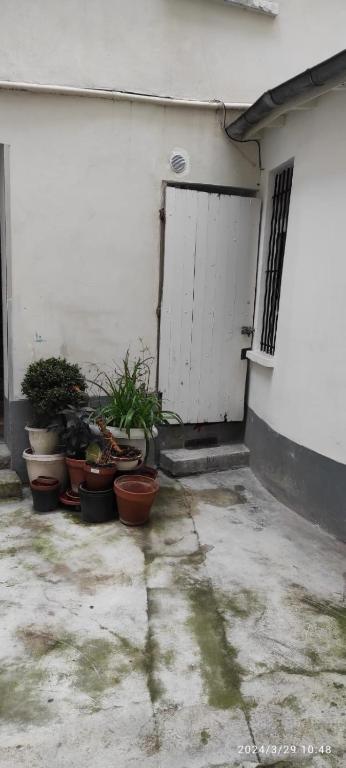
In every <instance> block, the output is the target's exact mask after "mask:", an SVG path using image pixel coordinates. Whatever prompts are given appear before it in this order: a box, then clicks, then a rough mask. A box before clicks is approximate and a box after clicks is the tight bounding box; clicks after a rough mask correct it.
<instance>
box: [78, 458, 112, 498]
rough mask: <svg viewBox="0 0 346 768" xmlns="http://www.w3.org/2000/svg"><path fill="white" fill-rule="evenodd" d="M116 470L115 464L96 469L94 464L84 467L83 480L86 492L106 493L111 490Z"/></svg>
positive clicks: (86, 464)
mask: <svg viewBox="0 0 346 768" xmlns="http://www.w3.org/2000/svg"><path fill="white" fill-rule="evenodd" d="M116 473H117V468H116V466H115V464H113V465H111V466H108V467H102V466H101V467H97V466H96V465H95V464H88V463H87V462H85V465H84V478H85V483H86V487H87V489H88V491H107V490H108V489H109V488H112V485H113V482H114V478H115V475H116Z"/></svg>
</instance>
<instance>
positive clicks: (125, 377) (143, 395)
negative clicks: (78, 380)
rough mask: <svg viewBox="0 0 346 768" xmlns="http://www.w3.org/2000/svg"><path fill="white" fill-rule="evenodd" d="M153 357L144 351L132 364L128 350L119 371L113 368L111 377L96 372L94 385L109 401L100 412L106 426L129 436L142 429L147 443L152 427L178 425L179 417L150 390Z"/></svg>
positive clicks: (101, 372) (103, 372)
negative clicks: (164, 406) (134, 430)
mask: <svg viewBox="0 0 346 768" xmlns="http://www.w3.org/2000/svg"><path fill="white" fill-rule="evenodd" d="M152 362H153V358H152V357H145V353H144V352H143V353H142V355H141V356H140V357H138V358H137V359H136V360H134V361H133V362H131V361H130V352H129V350H127V352H126V355H125V358H124V359H123V361H122V365H121V367H120V368H118V367H116V368H115V369H114V373H113V374H112V375H109V374H107V373H106V372H105V371H99V373H98V375H97V376H96V379H95V380H94V384H95V385H96V386H97V387H98V389H99V390H100V392H102V393H103V394H104V395H106V396H107V398H108V403H107V404H106V405H105V406H104V407H103V408H101V410H100V413H101V416H102V417H103V418H104V420H105V422H106V424H108V425H109V426H113V427H118V428H119V429H123V430H125V432H127V434H128V436H130V430H131V429H142V430H143V431H144V433H145V436H146V438H147V440H148V439H149V437H150V436H151V435H152V432H153V428H154V427H155V426H157V425H159V424H169V423H170V422H171V421H176V422H179V423H181V418H180V416H178V414H176V413H174V412H173V411H164V410H163V409H162V403H161V400H160V397H159V395H158V393H157V392H153V391H151V390H150V389H149V386H150V370H151V365H152Z"/></svg>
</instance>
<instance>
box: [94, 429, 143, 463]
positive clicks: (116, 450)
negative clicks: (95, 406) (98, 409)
mask: <svg viewBox="0 0 346 768" xmlns="http://www.w3.org/2000/svg"><path fill="white" fill-rule="evenodd" d="M96 424H97V426H98V428H99V430H100V433H101V434H100V437H99V438H97V439H94V441H93V442H92V443H90V445H88V447H87V450H86V461H87V462H88V463H89V464H96V465H97V466H109V465H110V464H114V461H115V458H116V457H119V456H123V457H126V458H138V459H139V458H140V457H141V452H140V451H138V450H137V448H132V447H131V446H130V445H126V446H124V447H123V448H121V447H120V446H119V445H118V443H117V441H116V440H115V438H114V437H113V435H112V433H111V432H110V431H109V429H107V427H106V424H105V422H104V419H102V418H101V417H99V418H98V419H96Z"/></svg>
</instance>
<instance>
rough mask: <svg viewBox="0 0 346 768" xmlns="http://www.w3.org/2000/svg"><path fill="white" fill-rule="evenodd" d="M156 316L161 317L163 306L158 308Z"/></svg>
mask: <svg viewBox="0 0 346 768" xmlns="http://www.w3.org/2000/svg"><path fill="white" fill-rule="evenodd" d="M156 317H161V307H157V308H156Z"/></svg>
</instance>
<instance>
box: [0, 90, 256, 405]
mask: <svg viewBox="0 0 346 768" xmlns="http://www.w3.org/2000/svg"><path fill="white" fill-rule="evenodd" d="M222 118H223V115H222V114H220V113H219V114H217V113H215V112H209V111H202V112H200V111H199V110H191V111H190V110H188V111H186V110H181V109H174V108H169V109H165V108H163V107H157V106H143V105H137V106H134V105H132V104H131V103H121V104H119V103H118V104H114V103H112V102H108V101H102V100H98V99H96V100H93V99H83V98H79V99H78V98H70V97H56V96H52V97H50V96H36V95H35V96H34V95H28V94H13V93H1V94H0V143H3V144H6V145H9V146H10V149H9V156H10V160H9V168H10V179H9V182H10V183H9V187H10V189H9V193H10V210H11V214H10V222H9V225H10V234H11V253H10V254H9V256H10V260H11V265H12V277H11V283H10V285H9V293H10V295H12V301H11V303H10V307H9V311H10V327H11V329H12V332H11V340H10V344H11V350H10V351H11V352H12V355H11V357H12V358H13V366H14V370H13V381H12V384H11V388H10V393H9V394H10V398H11V399H16V398H20V397H21V393H20V382H21V379H22V377H23V373H24V370H25V367H26V365H27V363H28V362H29V361H30V360H32V359H36V358H37V357H40V356H45V357H46V356H48V355H59V354H61V355H66V356H67V357H68V358H69V359H71V360H76V361H78V362H80V363H82V364H83V365H84V366H85V368H86V369H87V368H88V363H89V362H90V361H93V362H95V363H98V364H99V365H100V366H105V365H106V366H107V365H110V364H111V362H112V361H113V360H119V358H120V357H121V355H122V354H123V353H124V352H125V350H126V348H127V346H128V345H130V344H131V346H132V349H133V351H135V349H136V346H137V347H138V339H139V337H141V338H142V339H143V341H144V343H145V344H148V345H149V347H150V349H151V350H152V352H153V353H156V329H157V318H156V307H157V301H158V281H159V253H160V222H159V209H160V207H161V205H162V182H163V180H170V179H173V178H174V180H177V176H176V175H175V174H174V173H173V172H172V171H171V170H170V166H169V158H170V155H171V151H172V149H173V148H174V147H182V148H183V149H185V150H186V151H187V152H188V154H189V157H190V171H189V173H188V174H187V175H186V176H185V177H180V179H181V180H184V181H188V180H189V181H191V182H192V181H193V182H196V183H208V184H220V185H233V186H240V187H248V188H255V187H256V182H257V180H258V176H257V154H256V151H255V149H254V148H253V147H252V146H251V145H250V146H247V147H246V148H244V147H238V146H233V145H232V144H231V142H230V141H229V140H228V139H227V137H226V135H225V134H224V132H223V130H222V127H221V121H222Z"/></svg>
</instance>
